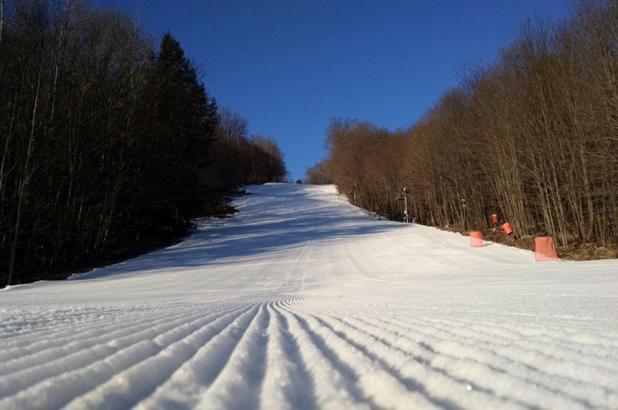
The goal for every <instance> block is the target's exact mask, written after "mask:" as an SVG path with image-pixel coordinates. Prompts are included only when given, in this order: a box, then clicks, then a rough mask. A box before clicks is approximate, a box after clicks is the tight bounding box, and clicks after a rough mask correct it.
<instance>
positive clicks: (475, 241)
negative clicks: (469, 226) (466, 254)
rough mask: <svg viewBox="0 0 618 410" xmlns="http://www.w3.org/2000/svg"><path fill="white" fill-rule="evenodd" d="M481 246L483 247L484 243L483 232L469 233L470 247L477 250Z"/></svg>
mask: <svg viewBox="0 0 618 410" xmlns="http://www.w3.org/2000/svg"><path fill="white" fill-rule="evenodd" d="M483 245H485V243H484V242H483V232H481V231H472V232H470V246H472V247H474V248H478V247H480V246H483Z"/></svg>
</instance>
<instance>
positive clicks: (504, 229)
mask: <svg viewBox="0 0 618 410" xmlns="http://www.w3.org/2000/svg"><path fill="white" fill-rule="evenodd" d="M502 232H504V233H505V234H507V235H510V234H512V233H513V228H511V224H510V223H508V222H507V223H505V224H504V225H502Z"/></svg>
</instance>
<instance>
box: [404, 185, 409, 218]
mask: <svg viewBox="0 0 618 410" xmlns="http://www.w3.org/2000/svg"><path fill="white" fill-rule="evenodd" d="M403 206H404V209H403V216H404V218H405V221H406V223H410V214H409V213H408V189H407V188H406V187H404V188H403Z"/></svg>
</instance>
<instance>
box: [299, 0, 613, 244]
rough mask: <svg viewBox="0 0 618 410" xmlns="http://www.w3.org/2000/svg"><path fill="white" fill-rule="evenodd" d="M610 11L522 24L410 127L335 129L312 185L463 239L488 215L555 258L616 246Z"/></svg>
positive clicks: (608, 3)
mask: <svg viewBox="0 0 618 410" xmlns="http://www.w3.org/2000/svg"><path fill="white" fill-rule="evenodd" d="M617 44H618V2H617V1H615V0H589V1H583V2H579V3H577V4H576V7H575V13H574V15H572V16H571V17H570V18H569V19H568V20H566V21H564V22H561V23H559V24H556V25H553V26H548V25H546V24H540V23H536V24H533V23H527V24H525V25H524V27H523V28H522V30H521V33H520V34H519V35H518V37H517V38H516V40H515V41H514V42H513V43H512V44H510V45H509V46H508V47H507V48H506V49H505V50H504V51H503V52H502V53H501V55H500V57H499V59H498V61H496V62H495V63H494V64H492V65H491V66H488V67H484V68H482V69H480V70H476V71H474V72H473V73H471V74H470V75H469V76H468V77H467V78H466V79H465V80H464V81H462V82H461V83H460V84H459V85H458V86H457V87H456V88H454V89H451V90H449V91H448V92H446V93H445V94H444V95H443V96H442V98H441V99H440V101H439V102H438V103H437V104H436V105H435V106H434V107H433V108H432V109H430V110H429V112H427V113H426V114H425V115H424V116H423V117H422V118H421V119H420V121H418V122H417V123H416V124H414V125H413V126H412V127H410V128H409V129H405V130H398V131H394V132H393V131H388V130H386V129H382V128H380V127H377V126H375V125H373V124H370V123H367V122H362V121H345V120H335V121H333V122H332V124H331V126H330V128H329V130H328V137H327V143H328V146H329V156H328V158H327V159H326V160H325V161H323V162H322V163H320V164H318V165H316V166H315V167H313V168H311V169H309V171H308V180H309V182H316V183H328V182H334V183H336V184H337V186H338V187H339V190H340V191H341V192H343V193H345V194H347V195H348V196H349V197H350V199H351V200H352V201H354V202H355V203H356V204H357V205H359V206H361V207H364V208H367V209H369V210H372V211H376V212H378V213H381V214H384V215H387V216H389V217H390V218H393V219H401V217H402V206H401V201H398V200H397V199H398V197H400V196H401V189H402V188H403V187H407V188H408V189H409V192H410V213H411V214H412V215H413V216H414V217H415V218H416V220H417V221H419V222H421V223H423V224H428V225H433V226H438V227H449V228H453V229H458V230H460V231H465V230H470V229H473V228H474V229H479V228H484V227H487V226H488V218H489V215H491V214H493V213H497V214H498V215H499V216H500V219H501V220H502V221H508V222H509V223H510V224H511V226H512V227H513V229H514V232H515V236H516V238H520V239H521V238H525V237H527V236H530V235H536V234H548V235H551V236H553V237H554V238H555V240H556V241H557V244H558V245H559V246H560V247H561V249H562V250H563V251H566V250H569V249H575V248H582V247H593V248H597V249H598V248H601V247H609V248H611V247H613V248H614V249H615V248H616V247H617V245H618V58H617V57H618V47H617Z"/></svg>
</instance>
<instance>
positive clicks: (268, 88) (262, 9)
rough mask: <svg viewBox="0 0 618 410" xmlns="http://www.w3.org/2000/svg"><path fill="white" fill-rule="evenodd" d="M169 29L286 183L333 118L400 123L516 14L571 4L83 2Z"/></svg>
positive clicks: (483, 59)
mask: <svg viewBox="0 0 618 410" xmlns="http://www.w3.org/2000/svg"><path fill="white" fill-rule="evenodd" d="M95 4H98V5H103V6H107V5H112V6H118V7H121V8H123V9H125V10H126V11H127V12H129V13H131V14H132V15H134V16H135V18H136V19H137V20H138V21H139V22H140V23H141V24H142V26H143V27H144V29H145V30H146V31H147V32H148V33H149V34H150V35H152V36H153V37H154V38H155V39H156V40H157V41H158V39H159V38H160V37H161V35H162V34H163V33H164V32H165V31H167V30H169V31H171V32H172V34H173V35H174V36H175V37H176V38H177V39H178V40H179V41H180V43H181V44H182V46H183V48H184V49H185V51H186V52H187V54H188V55H189V56H190V57H191V58H192V60H193V61H194V62H195V63H196V65H197V66H198V67H199V68H200V69H201V70H202V72H203V74H204V76H203V80H204V82H205V83H206V87H207V89H208V90H209V91H210V93H211V95H213V96H215V97H216V99H217V101H218V103H219V106H222V107H228V108H230V109H231V110H232V111H234V112H236V113H238V114H240V115H242V116H244V117H245V118H247V120H248V121H249V127H250V131H251V132H252V133H256V134H261V135H265V136H270V137H273V138H275V139H276V140H277V141H278V142H279V144H280V146H281V148H282V150H283V152H284V154H285V158H286V162H287V165H288V169H289V170H290V172H291V174H292V177H293V178H294V179H297V178H301V177H302V176H303V175H304V172H305V169H306V168H307V166H309V165H312V164H314V163H316V162H317V161H318V160H320V159H321V158H323V157H324V156H325V155H326V150H325V146H324V141H325V129H326V127H327V126H328V123H329V120H330V119H331V118H334V117H343V118H356V119H363V120H368V121H371V122H374V123H375V124H377V125H380V126H383V127H387V128H391V129H396V128H403V127H407V126H409V125H411V124H413V123H414V122H416V120H418V118H419V117H420V116H421V115H422V114H423V113H424V112H426V111H427V110H428V109H429V108H430V107H431V106H432V105H433V104H435V103H436V102H437V101H438V99H439V97H440V95H441V94H442V93H443V92H444V91H446V90H447V89H448V88H450V87H453V86H455V85H456V84H457V83H458V82H459V80H460V79H461V78H462V76H463V75H464V74H465V73H466V70H469V69H470V68H473V67H478V66H480V65H484V64H487V63H491V62H492V61H494V60H495V58H496V57H497V55H498V54H499V52H500V49H502V48H503V47H505V46H506V45H507V44H508V43H509V41H510V40H511V39H512V38H513V37H514V36H515V34H516V33H517V30H518V28H519V26H520V23H521V22H522V21H523V20H524V19H526V18H532V17H540V18H543V19H545V20H547V21H549V22H554V21H556V20H560V19H562V18H564V17H566V16H568V14H569V12H570V11H571V9H572V3H571V0H511V1H506V0H467V1H466V0H408V1H404V0H402V1H387V0H383V1H379V0H371V1H365V0H356V1H353V0H339V1H338V0H312V1H309V0H306V1H300V0H268V1H266V0H265V1H259V0H255V1H248V0H244V1H241V0H216V1H215V0H212V1H210V0H201V1H200V0H176V1H174V0H135V1H130V0H125V1H122V0H95Z"/></svg>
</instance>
